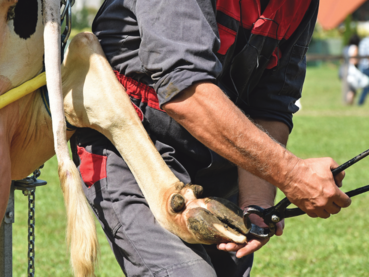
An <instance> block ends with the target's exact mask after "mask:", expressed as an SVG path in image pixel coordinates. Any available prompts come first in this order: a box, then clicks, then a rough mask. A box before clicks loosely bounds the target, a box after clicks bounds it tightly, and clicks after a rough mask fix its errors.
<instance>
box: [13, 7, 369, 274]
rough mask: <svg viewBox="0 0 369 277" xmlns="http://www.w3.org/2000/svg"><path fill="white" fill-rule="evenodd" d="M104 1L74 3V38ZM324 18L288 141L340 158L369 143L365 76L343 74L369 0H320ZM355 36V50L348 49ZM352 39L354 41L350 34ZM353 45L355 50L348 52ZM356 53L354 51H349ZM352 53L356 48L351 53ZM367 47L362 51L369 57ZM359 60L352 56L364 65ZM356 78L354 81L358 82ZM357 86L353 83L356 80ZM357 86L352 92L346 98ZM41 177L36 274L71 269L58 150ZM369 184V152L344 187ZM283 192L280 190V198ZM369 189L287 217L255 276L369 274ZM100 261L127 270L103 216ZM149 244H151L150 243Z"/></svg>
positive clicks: (366, 30)
mask: <svg viewBox="0 0 369 277" xmlns="http://www.w3.org/2000/svg"><path fill="white" fill-rule="evenodd" d="M101 2H102V1H100V0H88V1H87V0H86V1H77V4H76V6H74V7H73V32H72V37H73V36H74V35H75V34H77V33H79V32H81V31H85V30H90V26H91V24H92V21H93V18H94V16H95V14H96V12H97V10H98V8H99V6H100V5H101ZM320 3H321V6H320V10H319V16H318V22H317V26H316V29H315V32H314V35H313V39H312V42H311V45H310V48H309V50H308V53H307V76H306V82H305V85H304V88H303V92H302V95H303V96H302V99H301V101H300V103H299V104H300V105H301V110H300V111H299V112H297V113H296V114H295V116H294V124H295V125H294V129H293V131H292V133H291V136H290V140H289V142H288V145H287V148H288V149H289V150H290V151H292V152H293V153H295V154H296V155H297V156H299V157H301V158H310V157H325V156H330V157H332V158H334V159H335V160H336V161H337V162H338V163H339V164H342V163H344V162H346V161H347V160H349V159H350V158H352V157H354V156H356V155H357V154H359V153H361V152H362V151H364V150H366V149H368V148H369V104H368V103H367V102H368V101H364V102H363V103H361V104H359V100H360V97H361V94H362V92H363V91H364V90H365V88H366V86H364V85H365V84H366V83H365V80H364V79H365V76H366V75H365V73H363V74H364V75H365V76H361V77H362V78H363V80H364V81H362V82H364V83H361V84H360V85H357V83H353V82H348V81H347V77H348V73H349V71H348V70H347V71H346V72H345V73H344V74H342V72H341V73H340V71H341V69H342V66H343V65H348V64H350V62H351V61H352V57H355V56H357V57H358V56H360V53H359V52H358V51H359V44H360V42H361V41H364V39H365V38H366V37H368V36H369V1H363V0H321V1H320ZM355 36H357V37H358V38H359V39H358V40H356V41H355V43H356V42H357V45H356V46H357V49H356V50H357V52H355V53H351V54H350V53H347V51H346V52H345V49H346V50H347V48H346V47H348V46H350V45H351V44H350V39H352V38H353V37H355ZM351 42H352V41H351ZM348 52H350V51H348ZM351 52H352V51H351ZM348 54H350V55H348ZM368 55H369V52H368V53H367V54H365V55H362V56H363V57H365V56H368ZM361 60H365V59H364V58H362V59H361V58H357V59H356V60H353V62H352V64H353V65H354V67H355V68H356V69H357V70H358V71H360V72H362V71H361V70H362V69H360V62H361ZM350 84H351V85H352V84H356V87H354V88H353V87H352V86H351V85H350ZM350 86H351V87H350ZM350 89H354V90H356V91H355V95H354V97H353V99H351V98H350V99H348V95H350V94H349V90H350ZM41 172H42V173H41V176H40V179H43V180H46V181H47V182H48V185H46V186H44V187H40V188H37V193H36V222H37V224H36V240H35V245H36V246H35V249H36V258H35V275H36V276H54V277H57V276H60V277H62V276H63V277H65V276H71V271H70V269H69V261H68V258H69V257H68V250H67V248H66V242H65V228H66V218H65V210H64V204H63V199H62V193H61V189H60V187H59V181H58V177H57V163H56V159H55V157H54V158H53V159H51V160H50V161H48V162H47V163H46V164H45V168H44V169H42V170H41ZM367 184H369V158H367V160H366V159H364V160H363V161H360V162H359V163H358V164H356V165H354V166H353V167H352V168H349V169H347V170H346V178H345V180H344V187H343V190H344V191H349V190H352V189H354V188H357V187H361V186H364V185H367ZM282 197H283V195H282V194H281V193H278V200H280V199H281V198H282ZM27 205H28V203H27V198H26V197H25V196H23V195H22V193H21V192H20V191H16V192H15V223H14V224H13V271H14V276H27V218H28V217H27V214H28V213H27V209H28V206H27ZM368 226H369V193H366V194H363V195H359V196H356V197H354V198H353V202H352V205H351V206H350V207H349V208H347V209H344V210H343V211H342V212H341V213H339V214H338V215H334V216H332V217H331V218H329V219H326V220H323V219H312V218H309V217H307V216H306V215H304V216H300V217H298V218H291V219H287V220H286V228H285V231H284V235H283V236H281V237H273V238H272V239H271V240H270V242H269V243H268V244H267V245H266V246H265V247H264V248H262V249H261V250H260V251H258V252H257V253H256V257H255V265H254V268H253V270H252V276H322V277H323V276H324V277H328V276H335V277H339V276H342V277H347V276H350V277H353V276H369V232H368V229H367V227H368ZM97 229H98V232H99V240H100V244H101V250H100V267H99V269H98V271H97V274H96V275H97V276H99V277H100V276H109V277H118V276H124V275H123V273H122V272H121V270H120V268H119V266H118V264H117V263H116V261H115V258H114V256H113V254H112V252H111V250H110V247H109V245H108V243H107V241H106V239H105V236H104V234H103V232H102V230H101V228H100V226H99V224H98V223H97ZM148 247H149V246H148Z"/></svg>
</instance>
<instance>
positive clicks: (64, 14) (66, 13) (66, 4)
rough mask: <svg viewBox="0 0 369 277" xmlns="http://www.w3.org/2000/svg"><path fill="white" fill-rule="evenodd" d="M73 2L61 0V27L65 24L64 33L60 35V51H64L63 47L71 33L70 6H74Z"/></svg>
mask: <svg viewBox="0 0 369 277" xmlns="http://www.w3.org/2000/svg"><path fill="white" fill-rule="evenodd" d="M74 1H75V0H61V1H60V5H61V8H60V10H61V14H60V22H61V25H62V24H63V22H64V19H65V20H66V22H65V27H64V31H63V32H62V34H61V41H62V51H64V48H65V46H66V45H67V43H68V38H69V35H70V32H71V31H72V6H73V5H74Z"/></svg>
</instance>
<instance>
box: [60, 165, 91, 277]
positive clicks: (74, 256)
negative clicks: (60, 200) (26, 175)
mask: <svg viewBox="0 0 369 277" xmlns="http://www.w3.org/2000/svg"><path fill="white" fill-rule="evenodd" d="M59 178H60V183H61V188H62V190H63V194H64V201H65V207H66V210H67V216H68V225H67V241H68V245H69V246H70V252H71V264H72V267H73V271H74V274H75V276H77V277H86V276H94V269H95V264H96V262H97V255H98V242H97V236H96V228H95V223H94V219H93V216H92V213H91V211H90V208H89V207H88V203H87V200H86V197H85V196H84V194H83V190H82V182H81V178H80V175H79V172H78V170H77V168H76V166H75V165H74V163H73V162H72V161H71V160H69V161H67V162H66V161H63V162H61V161H59Z"/></svg>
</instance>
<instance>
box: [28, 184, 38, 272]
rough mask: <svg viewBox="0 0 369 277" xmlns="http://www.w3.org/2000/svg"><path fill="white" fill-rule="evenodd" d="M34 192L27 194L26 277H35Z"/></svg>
mask: <svg viewBox="0 0 369 277" xmlns="http://www.w3.org/2000/svg"><path fill="white" fill-rule="evenodd" d="M35 191H36V188H34V189H32V190H30V191H29V194H28V277H34V276H35V239H36V236H35V223H36V222H35V204H36V203H35V200H36V199H35V198H36V195H35Z"/></svg>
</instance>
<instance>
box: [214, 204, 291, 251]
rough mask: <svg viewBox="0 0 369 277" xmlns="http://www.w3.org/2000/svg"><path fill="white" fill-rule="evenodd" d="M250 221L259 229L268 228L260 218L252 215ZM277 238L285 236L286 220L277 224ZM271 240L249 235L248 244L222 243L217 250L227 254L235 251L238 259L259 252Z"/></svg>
mask: <svg viewBox="0 0 369 277" xmlns="http://www.w3.org/2000/svg"><path fill="white" fill-rule="evenodd" d="M264 208H269V207H264ZM250 220H251V222H252V223H253V224H255V225H257V226H259V227H263V228H268V226H267V225H266V224H265V223H264V220H263V219H262V218H260V217H259V216H257V215H255V214H252V215H250ZM276 227H277V228H276V233H275V235H276V236H281V235H282V234H283V229H284V220H282V221H280V222H278V223H277V224H276ZM269 239H270V238H265V239H261V238H256V237H254V236H252V235H248V236H247V243H245V244H236V243H233V242H229V243H220V244H218V245H217V248H218V249H219V250H223V251H227V252H233V251H237V253H236V257H237V258H242V257H244V256H246V255H249V254H251V253H253V252H255V251H257V250H259V249H260V248H261V247H263V246H264V245H265V244H267V242H268V241H269Z"/></svg>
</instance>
